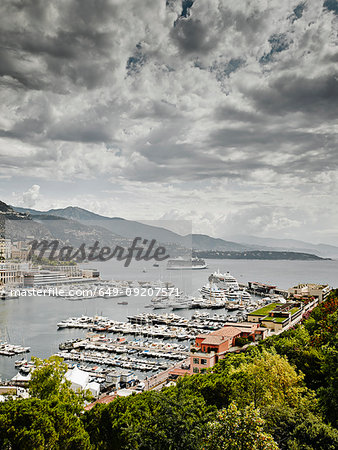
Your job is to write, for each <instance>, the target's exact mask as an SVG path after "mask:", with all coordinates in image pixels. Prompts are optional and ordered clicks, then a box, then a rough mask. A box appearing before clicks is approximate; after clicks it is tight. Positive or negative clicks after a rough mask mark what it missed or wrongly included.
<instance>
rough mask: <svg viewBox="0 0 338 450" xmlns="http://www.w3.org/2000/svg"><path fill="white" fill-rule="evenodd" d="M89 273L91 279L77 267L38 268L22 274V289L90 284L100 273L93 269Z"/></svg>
mask: <svg viewBox="0 0 338 450" xmlns="http://www.w3.org/2000/svg"><path fill="white" fill-rule="evenodd" d="M94 272H96V273H97V275H96V274H94ZM90 273H93V274H94V275H93V276H92V277H89V276H87V275H85V274H84V273H83V270H82V269H80V268H79V267H78V266H77V265H67V266H63V265H58V266H40V267H38V268H35V269H31V270H30V271H29V272H27V273H25V274H24V276H23V285H24V287H33V286H44V285H58V284H71V283H79V282H90V281H91V280H93V279H97V278H98V277H99V275H100V272H98V271H97V270H94V269H90Z"/></svg>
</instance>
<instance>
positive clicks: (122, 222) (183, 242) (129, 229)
mask: <svg viewBox="0 0 338 450" xmlns="http://www.w3.org/2000/svg"><path fill="white" fill-rule="evenodd" d="M3 205H5V206H6V207H7V208H8V214H9V215H11V217H12V218H13V214H14V215H15V214H17V215H18V217H21V218H22V219H26V220H30V221H31V222H30V226H29V227H28V228H29V233H28V234H30V235H31V236H32V235H34V229H35V231H36V233H37V234H38V236H39V238H40V239H41V238H42V237H43V234H45V238H46V239H48V238H49V239H50V238H51V237H53V238H54V239H59V240H61V241H63V242H66V243H70V244H72V245H79V243H80V242H84V241H85V242H86V243H88V245H89V243H93V242H95V241H96V240H98V241H99V242H100V243H101V245H110V246H111V245H112V244H114V245H118V244H120V245H121V243H122V244H124V245H125V244H129V243H130V242H131V241H132V239H134V238H135V237H138V236H140V237H142V238H143V239H148V240H151V239H156V240H157V242H159V243H162V244H166V245H170V246H171V247H172V248H176V249H179V248H186V249H189V248H190V249H191V248H192V249H194V250H196V251H221V252H226V251H228V252H246V251H254V250H261V251H275V252H285V251H290V252H300V253H311V254H315V255H317V256H321V257H338V247H335V246H333V245H326V244H311V243H308V242H303V241H297V240H292V239H277V238H274V239H273V238H260V237H256V236H243V235H238V236H233V237H232V240H225V239H221V238H214V237H211V236H208V235H205V234H187V235H184V236H182V235H180V234H178V233H175V232H173V231H170V230H168V229H166V228H164V227H160V226H153V225H149V224H144V223H141V222H137V221H133V220H127V219H123V218H121V217H107V216H102V215H99V214H96V213H93V212H91V211H88V210H86V209H83V208H79V207H74V206H69V207H67V208H62V209H50V210H48V211H39V210H35V209H30V208H22V207H14V206H13V207H11V206H8V205H6V204H5V203H3V202H1V203H0V213H1V209H4V210H6V207H5V206H3ZM11 222H14V221H13V220H12V221H11ZM27 224H28V222H26V225H27ZM26 225H25V226H26ZM11 227H13V225H12V224H11ZM14 228H15V227H14ZM14 231H15V233H14V234H15V237H16V238H18V237H19V234H20V233H19V232H18V230H14ZM12 234H13V233H12ZM25 234H26V237H27V233H25ZM12 237H13V236H12Z"/></svg>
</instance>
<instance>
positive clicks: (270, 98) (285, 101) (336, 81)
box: [248, 74, 338, 120]
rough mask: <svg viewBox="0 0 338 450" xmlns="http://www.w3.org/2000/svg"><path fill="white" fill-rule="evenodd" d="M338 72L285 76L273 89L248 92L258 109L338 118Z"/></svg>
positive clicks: (280, 113)
mask: <svg viewBox="0 0 338 450" xmlns="http://www.w3.org/2000/svg"><path fill="white" fill-rule="evenodd" d="M337 77H338V74H337V75H331V74H330V75H325V76H320V77H315V78H307V77H305V76H290V75H288V76H281V77H279V78H278V79H277V80H275V81H273V82H272V83H271V84H270V86H269V89H264V90H256V91H253V92H248V95H249V96H251V97H252V98H253V100H254V103H255V106H256V108H257V110H259V111H264V112H266V113H268V114H275V115H285V114H287V113H290V112H303V113H304V114H309V113H310V114H314V115H317V114H318V115H319V116H320V117H321V118H322V120H324V118H328V119H334V118H336V117H337V113H338V78H337Z"/></svg>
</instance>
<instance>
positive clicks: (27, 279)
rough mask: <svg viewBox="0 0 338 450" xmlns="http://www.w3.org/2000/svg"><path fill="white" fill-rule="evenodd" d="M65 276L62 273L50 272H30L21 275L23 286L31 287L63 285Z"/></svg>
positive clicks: (65, 279)
mask: <svg viewBox="0 0 338 450" xmlns="http://www.w3.org/2000/svg"><path fill="white" fill-rule="evenodd" d="M66 281H67V276H66V275H65V274H64V273H63V272H56V271H55V272H54V271H52V270H40V271H31V272H27V273H25V274H24V275H23V286H24V287H33V286H39V285H47V284H63V283H64V282H66Z"/></svg>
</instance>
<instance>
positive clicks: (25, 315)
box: [0, 260, 338, 381]
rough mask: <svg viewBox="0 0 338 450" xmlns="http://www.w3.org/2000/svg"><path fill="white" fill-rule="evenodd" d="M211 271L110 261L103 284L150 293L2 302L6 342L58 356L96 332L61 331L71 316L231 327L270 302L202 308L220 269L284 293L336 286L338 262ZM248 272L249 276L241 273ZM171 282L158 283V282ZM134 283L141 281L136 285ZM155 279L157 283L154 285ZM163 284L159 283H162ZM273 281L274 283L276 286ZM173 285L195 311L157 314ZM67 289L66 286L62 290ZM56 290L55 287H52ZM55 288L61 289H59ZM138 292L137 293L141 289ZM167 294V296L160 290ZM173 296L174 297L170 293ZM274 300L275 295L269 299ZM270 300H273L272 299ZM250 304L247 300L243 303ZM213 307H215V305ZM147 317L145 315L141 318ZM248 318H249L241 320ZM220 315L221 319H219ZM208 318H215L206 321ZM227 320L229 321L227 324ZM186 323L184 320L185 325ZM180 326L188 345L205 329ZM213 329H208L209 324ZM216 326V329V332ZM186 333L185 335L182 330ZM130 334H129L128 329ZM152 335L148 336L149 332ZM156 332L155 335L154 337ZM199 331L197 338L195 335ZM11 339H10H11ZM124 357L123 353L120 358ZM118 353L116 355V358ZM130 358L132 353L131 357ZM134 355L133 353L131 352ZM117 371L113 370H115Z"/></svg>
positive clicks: (5, 371)
mask: <svg viewBox="0 0 338 450" xmlns="http://www.w3.org/2000/svg"><path fill="white" fill-rule="evenodd" d="M208 266H209V270H207V271H204V270H196V271H188V270H186V271H183V272H181V271H176V270H174V271H166V268H165V267H163V265H162V264H160V267H153V265H152V264H150V263H149V264H148V265H147V266H146V267H147V273H143V272H142V267H141V268H140V267H138V266H137V267H133V266H131V267H130V268H129V269H128V270H125V269H124V268H123V267H121V265H120V264H118V263H116V262H114V261H112V262H109V263H101V264H98V269H99V270H100V272H101V276H102V278H103V279H106V280H107V282H106V281H101V280H97V282H96V283H97V284H99V285H100V286H103V287H106V286H107V284H110V283H111V285H113V284H117V285H118V287H120V288H123V287H124V288H128V287H129V288H130V287H133V288H140V289H142V288H143V289H144V290H145V291H141V290H140V291H139V294H140V295H132V294H131V292H129V294H131V295H129V296H128V297H124V298H116V299H114V298H113V297H108V296H107V297H104V296H98V297H95V298H94V297H88V298H83V299H82V300H81V301H69V300H67V298H66V297H65V296H48V295H47V296H38V295H32V296H31V297H28V296H27V297H24V296H19V297H18V298H10V297H9V298H8V299H6V301H2V302H0V307H1V315H0V331H1V333H2V334H1V336H0V339H2V340H3V341H7V342H10V343H23V342H24V343H25V344H24V346H29V347H31V354H32V355H34V356H37V357H40V358H47V357H49V356H50V355H52V354H56V353H58V352H59V351H60V349H59V345H60V344H62V343H64V342H65V341H67V340H72V339H78V338H81V339H83V338H85V335H86V333H88V332H89V331H90V330H89V328H88V327H83V328H80V327H78V328H75V327H74V328H63V329H58V328H57V327H56V324H57V323H60V322H62V321H65V320H66V318H70V317H74V318H78V317H81V316H82V315H83V316H88V317H95V316H102V317H109V318H112V319H113V320H114V321H116V322H120V323H127V322H129V320H128V317H135V318H136V317H138V319H137V320H139V321H143V320H144V317H143V319H142V314H144V313H147V312H149V313H151V314H152V313H156V315H161V316H162V315H166V314H168V315H169V314H172V313H174V314H175V315H176V316H180V317H181V318H182V319H183V320H185V319H187V320H192V323H193V317H194V318H195V314H198V315H201V317H202V318H203V319H204V321H205V324H206V325H207V322H209V324H210V326H211V325H212V324H217V320H219V319H220V321H219V322H218V323H220V324H222V323H224V320H226V321H227V322H228V323H235V322H239V321H241V320H245V315H244V314H245V313H244V311H246V312H250V311H252V310H254V309H255V308H257V307H259V306H261V304H263V303H260V301H261V300H263V301H264V302H265V298H266V297H267V295H266V294H265V295H264V296H262V295H260V296H256V295H252V294H251V296H252V301H253V303H256V304H257V306H255V305H254V304H253V305H252V306H250V305H244V306H245V308H243V305H241V304H240V302H238V301H228V304H227V306H226V308H225V307H224V308H223V307H222V308H219V309H217V310H213V309H211V307H210V308H201V307H200V306H201V305H200V304H201V303H202V306H203V302H204V301H207V302H208V300H209V299H203V298H202V296H201V295H200V293H199V292H198V289H201V287H202V286H204V285H205V284H206V283H207V282H208V277H209V276H210V274H211V273H214V272H218V268H219V267H220V266H222V267H226V268H227V269H228V271H229V272H230V273H231V274H232V275H233V276H234V277H235V278H236V279H237V280H238V284H239V287H240V288H242V287H244V286H248V281H250V280H258V281H261V282H264V281H265V282H266V283H267V284H268V285H277V286H279V287H280V289H286V288H287V287H288V286H291V285H292V284H296V283H297V282H298V281H299V280H302V279H304V280H308V279H313V280H315V281H321V280H328V282H329V283H330V284H337V282H338V280H337V273H338V271H337V268H338V267H337V261H320V262H315V263H314V262H304V261H295V262H290V261H273V262H272V261H256V262H255V264H252V262H250V261H234V260H232V261H226V262H225V261H224V262H222V263H220V261H219V260H208ZM220 272H221V273H226V272H227V270H221V271H220ZM112 274H114V278H116V280H120V281H118V282H117V281H115V282H114V283H113V282H112V281H109V280H112V277H113V276H112ZM241 274H245V275H241ZM160 279H162V280H165V281H161V282H160V281H158V280H160ZM128 280H137V281H133V282H132V283H130V282H129V281H128ZM151 280H154V281H151ZM156 280H157V281H156ZM271 281H273V282H271ZM90 284H94V283H93V282H91V283H86V284H85V286H87V287H88V286H89V285H90ZM166 286H167V287H168V292H163V294H164V293H165V294H168V293H169V292H170V291H169V289H170V288H177V289H178V291H174V296H176V295H178V296H180V295H182V294H181V293H184V294H183V295H187V296H188V297H190V298H191V297H194V298H195V305H194V307H193V308H189V309H187V308H183V309H177V310H175V311H173V307H172V306H171V307H168V306H166V307H165V308H163V309H160V310H154V309H153V306H154V303H155V302H152V301H151V300H152V299H153V298H154V297H157V295H156V293H157V291H155V292H153V293H152V291H150V292H148V291H147V290H148V289H150V288H156V289H159V288H163V289H165V288H166ZM57 287H59V288H60V287H61V286H57ZM50 288H52V286H50ZM53 288H54V289H55V287H53ZM136 292H137V291H136ZM145 293H146V294H148V293H149V294H152V295H141V294H145ZM160 295H161V292H160ZM167 296H168V295H167ZM270 297H271V298H272V296H270V295H269V298H270ZM120 300H121V303H122V301H125V300H126V301H127V302H128V304H127V305H126V304H118V303H120ZM267 300H268V301H269V299H267ZM243 303H244V299H243ZM210 306H211V305H210ZM140 315H141V316H140ZM240 315H243V318H241V317H240ZM218 316H220V317H218ZM207 317H208V318H209V320H206V319H207ZM227 322H225V323H227ZM182 323H183V321H182ZM174 326H176V327H177V330H175V331H174V332H173V331H172V330H170V331H171V333H172V334H171V336H175V340H176V342H177V343H182V344H184V345H187V344H188V343H189V340H184V338H185V336H184V334H188V335H189V336H188V337H189V338H190V339H191V338H193V337H194V336H195V334H196V332H197V333H198V330H199V328H198V327H195V329H194V330H190V329H188V328H186V327H182V326H178V323H176V324H175V325H174ZM207 326H208V325H207ZM211 329H212V328H210V330H211ZM179 330H181V332H179ZM122 331H124V330H122ZM131 331H132V333H133V331H135V332H136V333H135V334H129V335H128V334H125V335H122V334H120V336H125V337H126V338H128V340H129V338H132V339H140V340H142V341H145V340H161V341H164V342H165V343H169V342H170V343H171V342H172V341H173V338H171V337H167V336H168V334H166V333H163V337H157V336H156V333H158V332H159V333H161V331H162V332H163V329H161V328H160V329H159V325H157V326H155V325H152V324H149V325H147V327H146V328H144V329H140V328H138V327H136V328H135V330H133V329H131ZM94 332H95V333H99V334H102V333H103V334H107V335H110V337H118V336H119V333H116V332H114V333H112V332H105V331H104V330H102V331H94ZM147 332H148V334H147ZM149 332H150V333H153V334H152V335H150V333H149ZM194 333H195V334H194ZM8 336H10V339H8ZM116 355H118V353H117V354H116ZM116 355H115V354H114V356H116ZM127 355H128V354H127ZM131 356H132V354H131ZM16 359H18V358H15V355H13V356H11V357H8V356H7V357H5V356H1V357H0V371H1V376H2V379H3V380H4V381H5V380H6V379H11V378H12V377H13V376H14V375H15V374H16V372H17V368H15V367H14V363H15V360H16ZM27 359H28V358H27ZM168 361H169V362H171V363H174V362H175V361H174V360H170V359H168ZM69 362H70V364H74V363H76V364H80V365H83V364H84V365H86V363H81V362H80V361H73V362H71V361H69ZM91 365H92V366H94V367H95V365H97V366H99V365H98V364H95V363H92V364H91ZM111 367H113V366H111ZM146 373H147V372H141V375H142V374H146Z"/></svg>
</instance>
